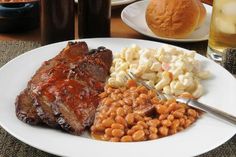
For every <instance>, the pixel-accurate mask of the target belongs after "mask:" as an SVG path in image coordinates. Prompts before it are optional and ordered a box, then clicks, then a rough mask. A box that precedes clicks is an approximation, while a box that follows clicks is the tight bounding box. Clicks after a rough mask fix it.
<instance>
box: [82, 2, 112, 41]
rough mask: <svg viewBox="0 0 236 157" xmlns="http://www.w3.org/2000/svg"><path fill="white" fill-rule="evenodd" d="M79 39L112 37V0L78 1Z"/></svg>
mask: <svg viewBox="0 0 236 157" xmlns="http://www.w3.org/2000/svg"><path fill="white" fill-rule="evenodd" d="M78 18H79V19H78V23H79V38H92V37H110V23H111V22H110V21H111V0H78Z"/></svg>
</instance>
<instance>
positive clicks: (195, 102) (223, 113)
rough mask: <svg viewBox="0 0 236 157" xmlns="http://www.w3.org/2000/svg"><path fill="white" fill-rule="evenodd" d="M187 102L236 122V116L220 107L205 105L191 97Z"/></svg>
mask: <svg viewBox="0 0 236 157" xmlns="http://www.w3.org/2000/svg"><path fill="white" fill-rule="evenodd" d="M187 104H188V105H189V106H191V107H194V108H199V109H201V110H203V111H205V112H208V113H211V114H212V115H215V116H217V117H219V118H223V119H224V120H227V121H229V122H231V123H234V124H236V117H235V116H233V115H231V114H228V113H226V112H224V111H220V110H218V109H216V108H214V107H210V106H208V105H205V104H203V103H200V102H198V101H196V100H192V99H189V100H188V102H187Z"/></svg>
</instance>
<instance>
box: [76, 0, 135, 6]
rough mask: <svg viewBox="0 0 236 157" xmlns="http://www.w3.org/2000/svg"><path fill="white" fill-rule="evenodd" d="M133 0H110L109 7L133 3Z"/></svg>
mask: <svg viewBox="0 0 236 157" xmlns="http://www.w3.org/2000/svg"><path fill="white" fill-rule="evenodd" d="M134 1H135V0H111V6H113V7H115V6H119V5H124V4H129V3H131V2H134ZM75 2H76V3H78V0H75Z"/></svg>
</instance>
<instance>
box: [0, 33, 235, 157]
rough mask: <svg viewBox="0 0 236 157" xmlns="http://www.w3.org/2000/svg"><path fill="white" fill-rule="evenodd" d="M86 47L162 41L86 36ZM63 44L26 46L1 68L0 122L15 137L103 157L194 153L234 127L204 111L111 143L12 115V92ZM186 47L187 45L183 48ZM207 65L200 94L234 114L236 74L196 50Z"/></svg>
mask: <svg viewBox="0 0 236 157" xmlns="http://www.w3.org/2000/svg"><path fill="white" fill-rule="evenodd" d="M84 41H86V42H87V43H88V45H89V47H90V48H96V47H98V46H101V45H103V46H105V47H107V48H109V49H111V50H113V51H119V50H121V48H123V47H126V46H130V45H131V44H134V43H135V44H138V45H140V46H142V47H146V48H148V47H149V48H158V47H160V46H161V45H162V43H158V42H151V41H145V40H135V39H119V38H104V39H101V38H100V39H99V38H98V39H85V40H84ZM65 46H66V42H61V43H56V44H53V45H48V46H45V47H41V48H38V49H35V50H32V51H29V52H27V53H25V54H23V55H21V56H19V57H17V58H15V59H13V60H12V61H10V62H9V63H7V64H6V65H4V66H3V67H2V68H1V69H0V93H1V94H0V125H1V126H2V127H3V128H4V129H5V130H6V131H8V132H9V133H10V134H11V135H13V136H15V137H16V138H18V139H19V140H21V141H23V142H25V143H27V144H29V145H31V146H33V147H35V148H38V149H41V150H43V151H46V152H49V153H52V154H56V155H60V156H78V155H79V156H83V157H92V156H103V157H111V156H112V157H122V156H136V157H144V156H148V157H156V156H157V154H158V156H171V157H173V156H181V157H184V156H195V155H198V154H202V153H204V152H207V151H209V150H211V149H214V148H216V147H217V146H219V145H221V144H223V143H225V142H226V141H227V140H229V139H230V138H231V137H232V136H233V135H234V134H235V132H236V127H235V126H233V125H231V124H228V123H225V122H222V121H220V120H217V119H215V118H213V117H211V116H209V115H207V114H204V115H203V116H202V117H201V118H200V119H199V120H198V121H197V122H196V123H195V124H194V125H192V126H191V127H190V128H188V129H187V130H185V131H182V132H180V133H177V134H175V135H173V136H169V137H165V138H161V139H158V140H153V141H147V142H135V143H112V142H103V141H97V140H92V139H90V138H89V136H88V134H87V133H85V134H83V136H81V137H80V136H74V135H70V134H68V133H65V132H62V131H59V130H56V129H50V128H44V127H39V126H30V125H27V124H25V123H23V122H21V121H20V120H18V119H17V118H16V116H15V106H14V103H15V98H16V96H17V95H18V94H19V93H20V91H22V90H23V89H24V88H25V87H26V84H27V82H28V80H29V79H30V78H31V76H32V75H33V74H34V73H35V71H36V69H37V68H39V66H40V65H41V64H42V62H43V61H45V60H48V59H50V58H52V57H53V56H55V55H56V54H57V53H58V52H60V51H61V50H62V49H63V48H64V47H65ZM185 51H187V50H185ZM196 57H197V59H199V60H201V61H202V62H203V65H204V67H205V68H206V69H208V70H210V71H211V72H212V73H213V78H212V79H211V80H208V81H205V82H203V85H204V87H205V88H206V90H207V93H206V94H205V95H204V96H203V97H202V98H201V99H200V100H201V101H202V102H204V103H207V104H212V105H214V107H216V108H219V109H222V110H224V111H226V112H229V113H231V114H234V115H236V105H235V103H236V97H235V93H236V80H235V79H234V77H233V76H232V75H231V74H230V73H228V72H227V71H226V70H225V69H223V68H222V67H221V66H219V65H218V64H215V63H214V62H212V61H210V60H209V59H207V58H205V57H203V56H201V55H197V56H196Z"/></svg>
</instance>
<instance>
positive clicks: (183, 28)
mask: <svg viewBox="0 0 236 157" xmlns="http://www.w3.org/2000/svg"><path fill="white" fill-rule="evenodd" d="M205 16H206V10H205V8H204V6H203V4H202V3H201V2H200V0H150V2H149V5H148V7H147V9H146V21H147V25H148V27H149V28H150V29H151V30H152V32H154V33H155V34H156V35H157V36H161V37H166V38H186V37H187V36H188V35H190V34H191V33H192V32H193V31H194V30H195V29H196V28H198V27H199V26H200V25H201V24H202V23H203V22H204V20H205Z"/></svg>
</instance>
